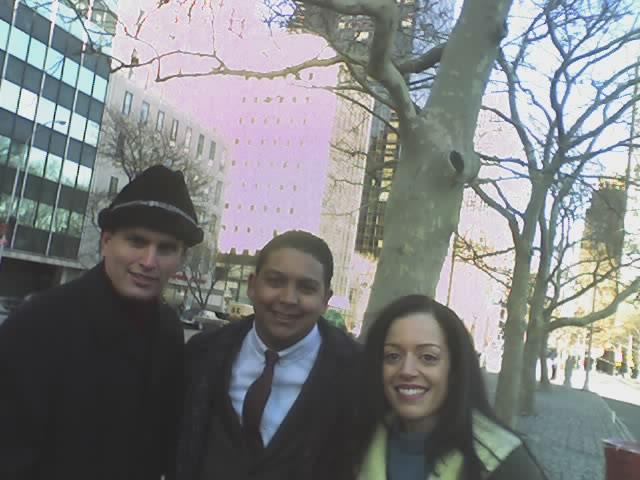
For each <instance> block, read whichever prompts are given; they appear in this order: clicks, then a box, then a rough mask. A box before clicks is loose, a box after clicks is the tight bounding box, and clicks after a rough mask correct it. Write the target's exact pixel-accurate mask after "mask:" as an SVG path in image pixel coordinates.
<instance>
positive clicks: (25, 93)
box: [18, 88, 38, 120]
mask: <svg viewBox="0 0 640 480" xmlns="http://www.w3.org/2000/svg"><path fill="white" fill-rule="evenodd" d="M37 105H38V96H37V95H36V94H35V93H33V92H30V91H29V90H27V89H26V88H23V89H22V93H21V94H20V103H19V104H18V115H20V116H21V117H24V118H28V119H29V120H34V119H35V118H36V106H37Z"/></svg>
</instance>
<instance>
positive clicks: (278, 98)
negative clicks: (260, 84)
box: [242, 74, 313, 103]
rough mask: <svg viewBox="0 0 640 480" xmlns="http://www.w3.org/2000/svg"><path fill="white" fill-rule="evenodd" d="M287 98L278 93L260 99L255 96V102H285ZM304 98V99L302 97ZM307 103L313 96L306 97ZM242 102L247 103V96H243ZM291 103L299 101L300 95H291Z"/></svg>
mask: <svg viewBox="0 0 640 480" xmlns="http://www.w3.org/2000/svg"><path fill="white" fill-rule="evenodd" d="M311 78H313V74H311ZM284 100H285V98H284V97H283V96H282V95H276V96H275V97H264V98H263V99H258V97H253V103H258V102H262V103H271V102H278V103H284ZM301 100H302V99H301ZM304 102H305V103H311V97H304ZM242 103H247V97H242ZM291 103H298V97H291Z"/></svg>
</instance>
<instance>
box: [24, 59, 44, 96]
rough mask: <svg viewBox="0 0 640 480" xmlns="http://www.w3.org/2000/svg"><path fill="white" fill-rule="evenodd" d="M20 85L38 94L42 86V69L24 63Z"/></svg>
mask: <svg viewBox="0 0 640 480" xmlns="http://www.w3.org/2000/svg"><path fill="white" fill-rule="evenodd" d="M22 87H23V88H26V89H28V90H31V91H32V92H33V93H37V94H38V95H39V94H40V90H41V88H42V70H38V69H37V68H35V67H33V66H31V65H27V64H25V69H24V80H23V82H22Z"/></svg>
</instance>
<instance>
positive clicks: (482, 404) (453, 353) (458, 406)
mask: <svg viewBox="0 0 640 480" xmlns="http://www.w3.org/2000/svg"><path fill="white" fill-rule="evenodd" d="M412 313H430V314H432V315H433V316H434V318H435V319H436V321H437V322H438V325H440V328H442V331H443V332H444V336H445V339H446V342H447V347H448V350H449V356H450V369H449V379H448V390H447V396H446V398H445V399H444V402H443V404H442V407H441V408H440V411H439V418H438V423H437V424H436V427H435V429H434V431H433V433H432V434H431V436H430V438H431V439H432V440H430V442H429V445H431V447H430V451H429V458H430V460H431V461H433V462H435V461H436V460H437V459H438V458H441V457H442V456H443V455H445V454H446V453H447V452H449V451H451V450H453V449H457V450H459V451H460V452H461V453H462V454H463V456H464V458H465V473H466V476H465V478H467V479H480V478H481V477H480V472H481V471H482V463H481V462H480V459H479V458H478V456H477V454H476V452H475V449H474V446H473V429H472V412H473V410H477V411H479V412H481V413H483V414H484V415H485V416H487V417H488V418H490V419H492V420H496V417H495V414H494V412H493V409H492V408H491V405H490V403H489V399H488V397H487V391H486V388H485V384H484V380H483V377H482V372H481V370H480V365H479V363H478V357H477V355H476V352H475V349H474V347H473V342H472V340H471V335H470V334H469V332H468V331H467V329H466V327H465V325H464V323H463V322H462V320H460V318H459V317H458V315H456V314H455V312H454V311H453V310H451V309H450V308H448V307H446V306H444V305H442V304H441V303H438V302H436V301H435V300H433V299H432V298H430V297H427V296H426V295H407V296H404V297H400V298H398V299H397V300H394V301H393V302H391V303H390V304H388V305H387V306H386V307H384V308H383V309H382V310H381V311H380V313H379V315H378V316H377V318H376V320H375V321H374V323H373V325H372V326H371V328H370V329H369V331H368V333H367V336H366V340H365V347H364V361H363V367H362V371H363V376H362V381H363V386H362V395H364V397H363V399H364V398H366V399H367V400H366V401H363V402H361V405H362V406H363V408H364V409H365V411H364V413H363V418H362V424H361V427H362V432H360V434H359V435H358V441H359V442H360V444H361V449H360V452H361V455H364V451H365V450H366V448H367V446H368V443H369V441H370V439H371V435H372V434H373V429H375V428H376V426H377V425H379V424H380V422H382V421H384V418H385V417H386V415H387V414H388V412H389V408H390V406H389V404H388V402H387V399H386V397H385V394H384V387H383V383H382V367H383V357H384V342H385V340H386V338H387V333H388V332H389V329H390V328H391V325H392V324H393V323H394V322H395V321H396V320H397V319H399V318H402V317H405V316H407V315H409V314H412ZM498 423H499V422H498ZM499 424H500V425H502V424H501V423H499Z"/></svg>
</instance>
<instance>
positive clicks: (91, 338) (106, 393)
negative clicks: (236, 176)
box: [0, 166, 203, 480]
mask: <svg viewBox="0 0 640 480" xmlns="http://www.w3.org/2000/svg"><path fill="white" fill-rule="evenodd" d="M98 221H99V225H100V227H101V229H102V233H101V237H100V247H101V255H102V262H100V264H98V265H97V266H96V267H95V268H93V269H92V270H90V271H88V272H87V273H86V274H84V275H83V276H82V277H81V278H79V279H77V280H75V281H73V282H71V283H68V284H65V285H62V286H59V287H56V288H53V289H51V290H49V291H46V292H42V293H38V295H37V296H35V297H34V298H32V299H30V300H29V301H28V302H26V303H25V304H24V305H23V306H21V307H20V308H18V309H17V310H16V311H15V313H13V314H12V315H10V316H9V318H8V319H7V320H6V321H5V323H4V324H2V325H1V326H0V479H2V480H45V479H46V480H107V479H108V480H160V478H161V477H162V476H163V475H165V474H167V473H168V472H169V470H171V469H172V465H171V460H172V459H173V458H174V455H175V454H174V449H175V437H176V427H177V423H178V415H179V412H180V410H181V404H182V398H181V390H182V385H183V371H184V370H183V348H184V347H183V344H184V340H183V332H182V327H181V325H180V322H179V320H178V317H177V315H176V314H175V312H173V310H172V309H171V308H170V307H169V306H167V305H166V304H163V303H162V302H161V300H160V295H161V292H162V289H163V287H164V286H165V285H166V284H167V282H168V280H169V278H171V276H173V274H174V273H175V272H176V271H177V270H178V268H179V267H180V265H181V262H182V260H183V258H184V254H185V249H186V248H187V247H190V246H192V245H195V244H197V243H199V242H200V241H201V240H202V235H203V233H202V230H201V229H200V227H198V223H197V219H196V214H195V211H194V207H193V204H192V202H191V198H190V197H189V193H188V191H187V187H186V185H185V182H184V178H183V176H182V174H181V173H180V172H174V171H171V170H169V169H168V168H165V167H163V166H155V167H151V168H149V169H148V170H146V171H145V172H143V173H141V174H140V175H139V176H138V177H136V178H135V179H134V180H133V181H131V182H130V183H129V184H128V185H126V186H125V187H124V189H123V190H122V191H121V192H120V193H119V194H118V195H117V196H116V197H115V199H114V200H113V202H112V203H111V205H110V206H109V207H108V208H106V209H104V210H102V211H101V212H100V216H99V220H98Z"/></svg>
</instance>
